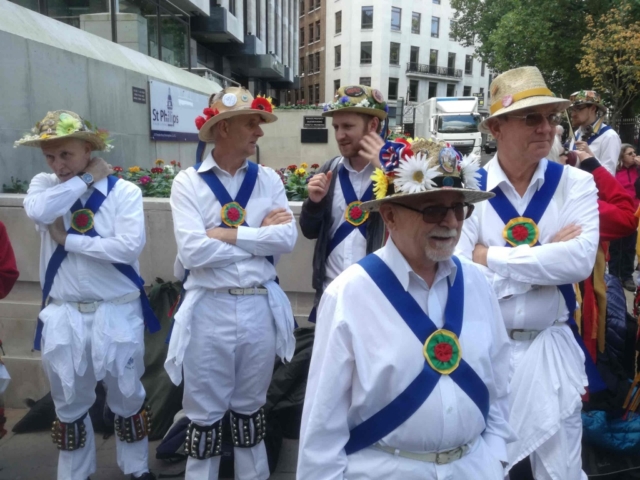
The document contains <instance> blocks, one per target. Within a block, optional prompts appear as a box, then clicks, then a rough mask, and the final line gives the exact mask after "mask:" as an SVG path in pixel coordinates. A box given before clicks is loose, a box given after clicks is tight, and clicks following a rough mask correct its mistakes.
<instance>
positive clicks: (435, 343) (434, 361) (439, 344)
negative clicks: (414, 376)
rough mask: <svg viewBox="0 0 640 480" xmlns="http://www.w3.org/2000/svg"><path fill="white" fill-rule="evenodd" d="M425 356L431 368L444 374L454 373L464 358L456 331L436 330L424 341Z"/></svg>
mask: <svg viewBox="0 0 640 480" xmlns="http://www.w3.org/2000/svg"><path fill="white" fill-rule="evenodd" d="M423 354H424V358H425V359H426V360H427V363H428V364H429V366H430V367H431V368H433V369H434V370H435V371H436V372H438V373H440V374H442V375H449V374H450V373H452V372H453V371H454V370H455V369H456V368H458V365H460V360H462V348H461V347H460V342H459V341H458V337H457V335H456V334H455V333H453V332H450V331H449V330H436V331H435V332H433V333H432V334H431V335H430V336H429V338H427V341H426V342H425V343H424V350H423Z"/></svg>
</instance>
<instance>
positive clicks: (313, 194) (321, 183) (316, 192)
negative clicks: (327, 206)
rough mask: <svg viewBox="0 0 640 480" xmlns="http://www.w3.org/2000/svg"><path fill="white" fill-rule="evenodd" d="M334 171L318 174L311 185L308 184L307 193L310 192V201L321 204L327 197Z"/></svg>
mask: <svg viewBox="0 0 640 480" xmlns="http://www.w3.org/2000/svg"><path fill="white" fill-rule="evenodd" d="M332 176H333V172H332V171H328V172H327V173H317V174H315V175H314V176H313V177H311V180H309V183H308V184H307V191H308V192H309V200H311V201H312V202H313V203H319V202H321V201H322V199H323V198H324V197H325V196H326V195H327V192H328V191H329V187H330V186H331V177H332Z"/></svg>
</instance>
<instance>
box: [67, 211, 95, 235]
mask: <svg viewBox="0 0 640 480" xmlns="http://www.w3.org/2000/svg"><path fill="white" fill-rule="evenodd" d="M71 228H73V229H74V230H75V231H76V232H79V233H82V234H84V233H86V232H88V231H89V230H91V229H92V228H93V212H92V211H91V210H89V209H87V208H83V209H80V210H76V211H75V212H73V213H72V214H71Z"/></svg>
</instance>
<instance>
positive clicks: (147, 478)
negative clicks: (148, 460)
mask: <svg viewBox="0 0 640 480" xmlns="http://www.w3.org/2000/svg"><path fill="white" fill-rule="evenodd" d="M131 480H156V476H155V475H154V474H153V473H151V472H147V473H143V474H142V475H140V476H139V477H134V476H133V474H131Z"/></svg>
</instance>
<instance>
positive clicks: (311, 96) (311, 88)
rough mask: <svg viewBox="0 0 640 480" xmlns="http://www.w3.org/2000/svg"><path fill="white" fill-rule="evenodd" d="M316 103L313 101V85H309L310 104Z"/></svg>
mask: <svg viewBox="0 0 640 480" xmlns="http://www.w3.org/2000/svg"><path fill="white" fill-rule="evenodd" d="M312 103H315V102H314V101H313V85H309V105H311V104H312Z"/></svg>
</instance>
